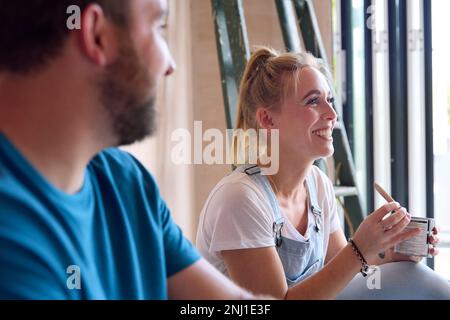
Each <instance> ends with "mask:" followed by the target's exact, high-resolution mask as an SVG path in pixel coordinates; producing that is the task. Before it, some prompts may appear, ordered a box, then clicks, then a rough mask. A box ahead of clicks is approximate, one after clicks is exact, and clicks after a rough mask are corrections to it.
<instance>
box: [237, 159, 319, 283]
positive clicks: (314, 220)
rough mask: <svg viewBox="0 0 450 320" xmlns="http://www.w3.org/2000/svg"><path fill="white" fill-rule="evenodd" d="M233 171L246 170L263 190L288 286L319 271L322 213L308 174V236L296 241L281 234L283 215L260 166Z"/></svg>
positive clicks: (243, 167) (313, 182) (313, 184)
mask: <svg viewBox="0 0 450 320" xmlns="http://www.w3.org/2000/svg"><path fill="white" fill-rule="evenodd" d="M237 170H238V171H240V172H244V173H246V174H247V175H248V176H249V177H251V178H252V179H253V180H254V181H256V182H257V183H258V184H259V185H260V186H261V187H262V188H263V189H264V191H265V193H266V195H267V198H268V199H269V201H270V204H271V207H272V211H273V215H274V222H273V234H274V240H275V246H276V249H277V252H278V255H279V257H280V259H281V262H282V264H283V268H284V274H285V277H286V281H287V284H288V286H289V287H291V286H293V285H295V284H297V283H298V282H300V281H302V280H305V279H306V278H307V277H309V276H311V275H313V274H314V273H316V272H317V271H319V270H320V269H321V268H322V267H323V264H324V252H323V228H322V227H323V216H322V210H321V209H320V207H319V205H318V202H317V189H316V184H315V180H314V178H313V176H312V174H309V175H308V176H307V178H306V187H307V190H308V197H309V206H310V208H309V209H310V210H308V228H307V231H306V234H305V235H307V236H308V239H307V240H303V241H298V240H292V239H288V238H286V237H284V236H282V235H281V230H282V228H283V225H284V218H283V215H282V213H281V209H280V207H279V205H278V201H277V198H276V196H275V193H274V192H273V190H272V187H271V185H270V183H269V180H268V179H267V177H266V176H264V175H262V174H261V169H260V168H258V167H257V166H250V165H247V166H242V167H240V168H238V169H237Z"/></svg>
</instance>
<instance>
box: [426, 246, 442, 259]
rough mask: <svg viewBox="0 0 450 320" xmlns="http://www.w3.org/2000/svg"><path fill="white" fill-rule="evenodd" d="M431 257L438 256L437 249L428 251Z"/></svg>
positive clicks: (433, 248) (432, 248)
mask: <svg viewBox="0 0 450 320" xmlns="http://www.w3.org/2000/svg"><path fill="white" fill-rule="evenodd" d="M428 252H429V253H430V254H431V255H432V256H433V257H435V256H437V255H438V254H439V249H438V248H435V247H431V248H430V249H429V251H428Z"/></svg>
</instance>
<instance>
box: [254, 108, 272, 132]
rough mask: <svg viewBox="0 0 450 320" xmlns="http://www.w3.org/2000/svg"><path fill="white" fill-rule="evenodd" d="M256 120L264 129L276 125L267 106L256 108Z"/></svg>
mask: <svg viewBox="0 0 450 320" xmlns="http://www.w3.org/2000/svg"><path fill="white" fill-rule="evenodd" d="M255 116H256V121H257V123H258V125H259V127H260V128H262V129H273V128H274V127H275V124H274V120H273V117H272V113H271V112H270V111H269V110H268V109H267V108H265V107H258V108H257V109H256V115H255Z"/></svg>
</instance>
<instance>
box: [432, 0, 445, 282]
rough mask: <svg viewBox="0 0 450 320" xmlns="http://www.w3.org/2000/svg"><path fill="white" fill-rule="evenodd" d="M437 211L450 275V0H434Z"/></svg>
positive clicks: (440, 264)
mask: <svg viewBox="0 0 450 320" xmlns="http://www.w3.org/2000/svg"><path fill="white" fill-rule="evenodd" d="M431 5H432V17H433V18H432V30H433V31H432V33H433V37H432V38H433V44H432V46H433V69H432V70H433V142H434V143H433V147H434V215H435V218H436V221H437V222H438V224H439V225H440V227H441V234H440V238H441V245H440V254H439V256H438V257H437V258H436V259H435V270H436V271H437V272H438V273H440V274H441V275H443V276H445V277H446V278H447V279H450V202H449V196H450V59H449V57H450V44H449V42H448V30H449V20H448V12H450V1H448V0H433V1H431Z"/></svg>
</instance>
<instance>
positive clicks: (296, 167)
mask: <svg viewBox="0 0 450 320" xmlns="http://www.w3.org/2000/svg"><path fill="white" fill-rule="evenodd" d="M312 165H313V162H312V161H309V162H308V161H299V160H298V159H296V160H293V159H284V160H283V161H281V159H280V167H279V170H278V173H277V174H275V175H273V176H270V178H269V179H270V180H271V182H272V184H274V185H275V189H276V190H275V193H276V194H277V197H279V198H282V199H286V200H289V199H296V198H298V196H299V195H300V196H301V198H303V197H304V193H305V186H304V183H305V180H306V176H307V175H308V174H309V172H310V170H311V168H312Z"/></svg>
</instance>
